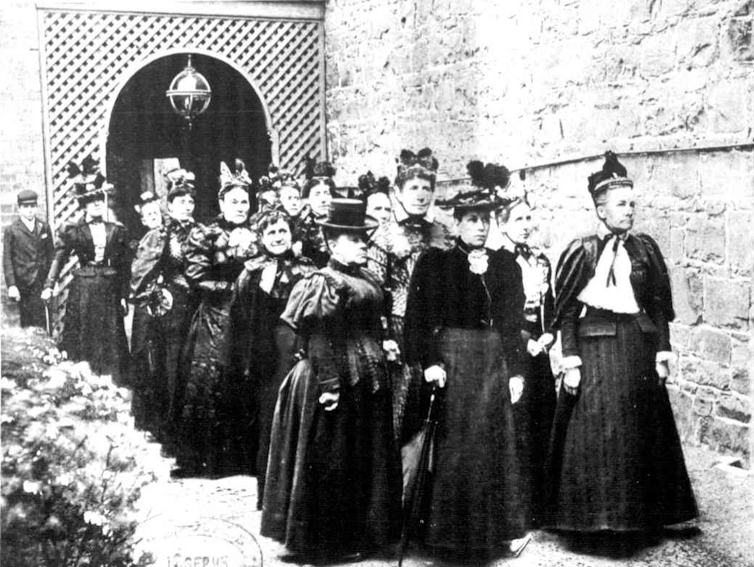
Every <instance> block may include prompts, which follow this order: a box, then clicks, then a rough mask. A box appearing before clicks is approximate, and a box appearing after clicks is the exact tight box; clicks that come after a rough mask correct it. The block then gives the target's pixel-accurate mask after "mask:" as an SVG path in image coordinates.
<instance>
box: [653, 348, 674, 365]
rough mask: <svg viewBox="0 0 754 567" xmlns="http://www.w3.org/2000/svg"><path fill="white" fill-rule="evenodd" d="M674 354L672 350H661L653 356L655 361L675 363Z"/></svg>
mask: <svg viewBox="0 0 754 567" xmlns="http://www.w3.org/2000/svg"><path fill="white" fill-rule="evenodd" d="M676 358H677V357H676V355H675V353H674V352H670V351H669V350H661V351H660V352H658V353H657V355H656V356H655V362H673V363H675V360H676Z"/></svg>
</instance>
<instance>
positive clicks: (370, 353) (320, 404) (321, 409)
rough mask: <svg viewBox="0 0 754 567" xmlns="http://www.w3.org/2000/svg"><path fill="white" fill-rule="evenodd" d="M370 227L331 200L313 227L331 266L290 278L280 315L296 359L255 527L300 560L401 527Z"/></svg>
mask: <svg viewBox="0 0 754 567" xmlns="http://www.w3.org/2000/svg"><path fill="white" fill-rule="evenodd" d="M376 225H377V223H376V222H371V221H369V220H366V218H365V209H364V204H363V203H362V202H361V201H358V200H351V199H335V200H333V203H332V209H331V214H330V217H329V220H327V221H326V222H325V223H323V228H324V229H325V231H326V232H325V236H326V238H327V241H328V245H329V247H330V250H331V251H332V257H331V259H330V262H329V264H328V266H327V267H326V268H323V269H321V270H318V271H316V272H315V273H314V274H312V275H309V276H307V277H306V278H305V279H303V280H302V281H300V282H299V283H298V284H296V287H295V288H294V289H293V292H292V293H291V297H290V299H289V300H288V305H287V307H286V309H285V312H284V313H283V316H282V319H283V321H284V322H285V323H287V324H288V325H290V326H291V327H292V328H293V329H295V330H296V332H297V333H298V334H299V335H300V336H301V337H302V338H303V339H304V340H305V341H306V351H307V358H306V359H304V360H302V361H301V362H299V363H298V364H297V365H296V366H295V367H294V369H293V370H292V371H291V373H290V374H289V375H288V376H287V377H286V379H285V381H284V382H283V385H282V387H281V389H280V394H279V397H278V405H277V408H276V410H275V418H274V421H273V426H272V438H271V444H270V455H269V465H268V468H267V485H266V487H265V492H264V506H263V509H262V528H261V533H262V535H264V536H267V537H271V538H273V539H275V540H277V541H280V542H283V543H285V545H286V547H287V548H288V549H289V550H290V551H291V552H293V553H294V554H298V555H299V556H300V557H298V559H299V560H300V561H301V562H309V561H317V562H319V561H323V560H330V561H337V560H346V559H351V560H353V559H356V558H358V557H359V555H358V554H359V553H363V552H366V551H369V550H372V549H376V548H379V547H380V546H382V545H384V544H387V543H389V542H391V541H393V540H394V539H395V538H396V537H397V535H398V531H399V529H400V526H399V521H400V519H399V515H400V494H401V492H400V491H401V479H400V460H399V455H398V451H397V447H396V446H395V444H394V443H393V434H392V425H391V424H392V417H391V401H390V388H389V384H388V383H387V382H388V377H387V369H386V361H385V355H384V353H383V350H382V345H381V333H382V326H381V321H380V317H381V315H382V313H383V305H382V302H383V296H382V291H381V289H380V286H379V283H378V281H377V278H376V277H375V276H374V274H372V273H371V272H369V271H368V270H366V269H365V268H364V265H365V264H366V260H367V256H366V235H367V233H368V231H369V230H371V229H372V228H374V227H376Z"/></svg>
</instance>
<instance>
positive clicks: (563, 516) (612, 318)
mask: <svg viewBox="0 0 754 567" xmlns="http://www.w3.org/2000/svg"><path fill="white" fill-rule="evenodd" d="M603 248H604V241H601V240H600V239H599V238H598V237H597V236H592V237H588V238H583V239H577V240H575V241H574V242H572V243H571V244H570V246H569V247H568V248H567V249H566V251H565V252H564V253H563V255H562V257H561V259H560V262H559V263H558V269H557V275H556V279H557V282H556V289H557V297H556V323H555V324H556V328H559V329H560V331H561V336H562V341H563V354H564V355H565V356H579V357H580V358H581V362H582V364H581V383H580V386H579V391H578V394H577V395H576V396H570V395H566V394H565V393H564V391H561V394H560V396H559V397H558V405H557V408H556V414H555V422H554V426H553V437H552V438H553V443H552V447H551V457H550V460H551V463H550V471H549V473H548V477H549V478H550V479H552V481H553V486H552V487H551V494H550V499H551V506H552V510H551V511H552V516H551V518H549V520H548V522H547V523H548V525H549V526H551V527H554V528H558V529H563V530H579V531H598V530H614V531H628V530H647V529H649V530H655V529H659V528H660V527H662V526H664V525H668V524H673V523H677V522H682V521H686V520H689V519H692V518H693V517H694V516H696V514H697V510H696V503H695V500H694V495H693V492H692V490H691V484H690V482H689V477H688V474H687V471H686V467H685V463H684V460H683V451H682V448H681V443H680V440H679V437H678V432H677V430H676V427H675V422H674V419H673V412H672V409H671V407H670V401H669V399H668V394H667V391H666V389H665V386H664V384H663V383H662V382H660V381H659V380H658V378H657V375H656V371H655V362H656V353H657V352H659V351H668V350H670V342H669V330H668V321H670V320H672V318H673V305H672V300H671V296H670V283H669V280H668V273H667V269H666V267H665V262H664V261H663V258H662V254H661V253H660V250H659V248H658V246H657V244H656V243H655V242H654V240H652V239H651V238H650V237H649V236H647V235H644V234H637V235H630V236H628V238H627V239H626V240H625V249H626V251H627V253H628V256H629V258H630V260H631V274H630V281H631V286H632V288H633V292H634V297H635V299H636V303H637V304H638V306H639V308H640V309H641V311H640V312H638V313H635V314H630V313H628V314H626V313H613V312H610V311H607V310H605V309H595V308H592V307H589V306H587V307H586V312H585V313H582V312H583V311H584V307H585V306H584V304H583V303H582V302H581V301H579V299H578V295H579V294H580V293H581V291H582V290H583V289H584V287H585V286H586V285H587V283H588V282H589V280H590V279H591V278H592V277H593V275H594V273H595V268H596V264H597V261H598V259H599V256H600V254H601V253H602V250H603Z"/></svg>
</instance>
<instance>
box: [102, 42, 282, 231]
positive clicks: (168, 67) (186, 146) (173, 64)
mask: <svg viewBox="0 0 754 567" xmlns="http://www.w3.org/2000/svg"><path fill="white" fill-rule="evenodd" d="M187 60H188V57H187V54H177V55H169V56H166V57H163V58H160V59H158V60H156V61H154V62H152V63H150V64H149V65H147V66H146V67H144V68H143V69H141V70H140V71H139V72H138V73H136V74H135V75H134V76H133V77H132V78H131V80H130V81H129V82H128V83H127V84H126V86H125V87H124V88H123V90H122V91H121V92H120V94H119V96H118V99H117V100H116V102H115V106H114V108H113V114H112V118H111V120H110V130H109V134H108V139H107V150H106V155H107V174H108V175H107V176H108V181H110V182H111V183H113V184H114V185H115V188H116V195H115V198H114V201H115V202H114V208H115V211H116V214H117V216H118V218H119V219H120V220H121V222H123V223H124V224H125V225H126V226H127V227H128V229H129V232H130V233H131V234H132V235H133V237H134V238H138V237H140V236H141V235H142V234H144V229H143V228H142V226H141V222H140V220H139V217H138V215H137V214H136V211H135V210H134V205H135V204H136V203H137V202H138V199H139V195H140V194H141V193H142V192H144V191H146V190H149V189H154V180H153V179H150V175H148V174H145V172H148V170H149V163H150V161H152V162H153V161H154V160H165V159H169V158H178V159H179V160H180V166H181V167H183V168H184V169H188V170H190V171H193V172H194V174H195V175H196V188H197V197H196V212H195V218H196V219H197V220H198V221H200V222H205V221H207V220H209V219H210V218H212V217H213V216H215V215H216V214H218V212H219V209H218V205H217V190H218V188H219V175H220V162H221V161H224V162H225V163H227V164H228V166H229V167H231V169H232V167H233V163H234V160H235V158H236V157H238V158H240V159H241V160H243V161H244V162H245V163H246V168H247V170H248V171H249V175H250V176H251V178H252V179H258V178H259V177H260V176H261V175H263V174H264V172H266V171H267V167H268V165H269V163H270V160H271V158H272V152H271V142H270V137H269V133H268V130H267V124H266V121H265V114H264V110H263V107H262V103H261V101H260V100H259V97H258V96H257V94H256V92H255V91H254V89H252V87H251V85H250V84H249V83H248V81H246V79H245V78H244V77H243V76H242V75H241V74H240V73H239V72H238V71H236V70H235V69H234V68H233V67H231V66H230V65H228V64H226V63H224V62H222V61H220V60H218V59H215V58H212V57H208V56H206V55H199V54H192V64H193V66H194V68H195V69H196V70H197V71H198V72H199V73H201V74H202V75H204V76H205V77H206V79H207V81H208V82H209V84H210V87H211V88H212V101H211V103H210V105H209V108H208V109H207V110H206V111H205V112H204V114H202V115H201V116H199V117H198V118H197V119H196V120H195V121H194V124H193V128H191V129H189V128H188V126H187V123H186V121H185V120H184V119H183V118H181V117H180V116H178V115H177V114H175V113H174V112H173V109H172V107H171V106H170V101H169V100H168V99H167V97H166V96H165V91H166V90H167V89H168V86H169V85H170V82H171V80H172V79H173V77H175V75H177V74H178V73H179V72H181V71H182V70H183V68H184V67H185V66H186V63H187Z"/></svg>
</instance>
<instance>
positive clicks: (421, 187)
mask: <svg viewBox="0 0 754 567" xmlns="http://www.w3.org/2000/svg"><path fill="white" fill-rule="evenodd" d="M395 196H396V198H397V199H398V200H399V201H400V202H401V204H402V205H403V208H404V209H406V212H407V213H408V214H409V215H415V216H424V215H426V214H427V211H429V206H430V205H431V204H432V184H431V183H430V182H429V181H428V180H427V179H419V178H418V177H415V178H413V179H409V180H407V181H406V182H405V183H404V184H403V187H396V190H395Z"/></svg>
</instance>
